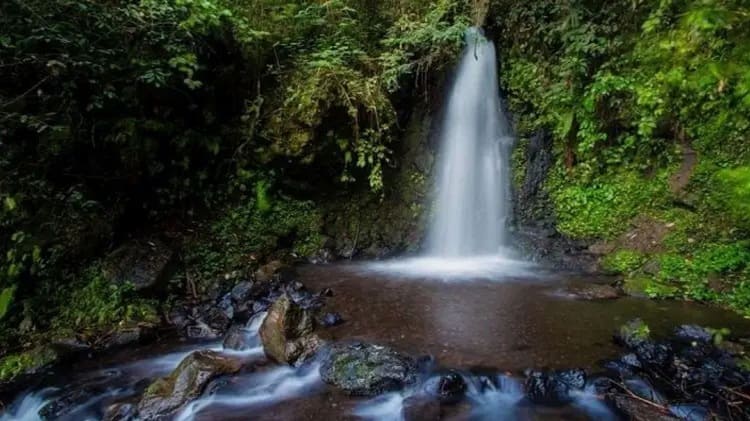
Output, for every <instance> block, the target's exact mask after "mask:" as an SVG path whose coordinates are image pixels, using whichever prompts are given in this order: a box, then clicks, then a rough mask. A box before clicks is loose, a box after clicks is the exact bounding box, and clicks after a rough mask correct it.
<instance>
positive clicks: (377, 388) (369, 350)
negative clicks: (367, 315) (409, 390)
mask: <svg viewBox="0 0 750 421" xmlns="http://www.w3.org/2000/svg"><path fill="white" fill-rule="evenodd" d="M320 375H321V377H322V379H323V381H324V382H326V383H328V384H330V385H333V386H336V387H338V388H339V389H341V390H343V391H344V392H346V393H348V394H350V395H356V396H374V395H378V394H381V393H384V392H389V391H394V390H399V389H401V388H403V387H405V386H409V385H412V384H414V383H415V382H416V381H417V370H416V362H415V361H414V359H413V358H411V357H409V356H407V355H404V354H401V353H399V352H397V351H395V350H393V349H391V348H388V347H385V346H379V345H372V344H365V343H351V344H339V345H335V346H333V347H331V349H330V350H329V352H328V355H326V357H325V358H324V360H323V364H322V365H321V367H320Z"/></svg>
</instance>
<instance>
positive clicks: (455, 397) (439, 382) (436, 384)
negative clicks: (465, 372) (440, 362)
mask: <svg viewBox="0 0 750 421" xmlns="http://www.w3.org/2000/svg"><path fill="white" fill-rule="evenodd" d="M466 387H467V386H466V382H465V381H464V378H463V376H462V375H461V374H460V373H457V372H455V371H449V372H447V373H444V374H442V375H439V376H434V377H431V378H429V379H427V381H426V382H425V384H424V387H423V389H424V391H425V392H426V393H427V394H428V395H429V396H431V397H433V398H435V399H437V400H438V401H439V402H440V403H444V404H454V403H457V402H459V401H461V399H463V398H464V394H465V393H466Z"/></svg>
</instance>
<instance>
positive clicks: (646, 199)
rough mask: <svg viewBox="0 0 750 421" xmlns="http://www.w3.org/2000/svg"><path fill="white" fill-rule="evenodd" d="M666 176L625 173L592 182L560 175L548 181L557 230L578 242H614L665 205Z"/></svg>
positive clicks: (664, 174) (603, 177)
mask: <svg viewBox="0 0 750 421" xmlns="http://www.w3.org/2000/svg"><path fill="white" fill-rule="evenodd" d="M666 176H667V174H666V172H664V173H662V174H660V175H659V176H657V177H652V178H643V177H641V176H639V175H638V174H636V173H635V172H622V173H615V174H612V175H610V176H601V177H599V178H597V179H595V180H593V181H590V182H589V181H585V180H576V179H575V178H570V177H566V176H563V175H562V173H560V172H559V171H558V172H557V173H556V174H555V175H553V176H552V178H551V179H550V180H548V189H549V190H550V192H551V196H552V199H553V203H554V206H555V213H556V215H557V218H558V229H559V230H560V231H561V232H563V233H565V234H567V235H570V236H572V237H575V238H612V237H614V236H616V235H617V234H620V233H621V232H622V231H624V230H625V229H627V227H628V223H629V221H630V220H631V219H632V218H633V217H635V216H636V215H637V214H638V213H639V212H641V211H644V210H645V209H648V208H650V207H652V206H655V205H658V204H660V203H662V202H664V201H665V199H666V197H667V194H666V192H667V184H666V178H667V177H666Z"/></svg>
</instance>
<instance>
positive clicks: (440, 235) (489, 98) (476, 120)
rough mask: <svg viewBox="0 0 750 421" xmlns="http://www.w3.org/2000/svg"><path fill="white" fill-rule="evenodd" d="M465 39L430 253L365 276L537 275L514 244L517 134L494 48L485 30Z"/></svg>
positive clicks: (446, 127)
mask: <svg viewBox="0 0 750 421" xmlns="http://www.w3.org/2000/svg"><path fill="white" fill-rule="evenodd" d="M465 38H466V47H465V48H464V51H463V53H462V55H461V60H460V62H459V65H458V68H457V71H456V76H455V80H454V81H453V84H452V86H451V87H450V91H449V93H448V96H447V98H448V101H447V104H446V108H445V112H444V119H443V122H442V126H441V128H440V140H441V142H442V144H441V149H440V153H439V162H438V166H437V169H436V176H437V178H436V180H435V181H436V189H437V190H436V198H435V199H436V201H435V207H434V214H433V219H432V223H431V225H430V226H429V229H428V233H427V244H426V250H425V253H424V255H422V256H421V257H416V258H409V259H398V260H391V261H386V262H375V263H370V264H367V265H366V269H367V270H371V271H372V270H374V271H378V272H386V273H395V274H397V275H399V276H406V277H418V278H430V279H435V278H437V279H441V280H445V281H448V280H451V281H453V280H471V279H479V278H483V279H489V280H493V281H501V280H504V279H510V278H511V277H516V278H517V277H531V276H534V271H533V270H531V269H533V266H532V265H531V264H529V263H528V262H524V261H520V260H518V259H515V258H514V257H513V253H512V251H510V250H511V248H510V247H509V245H510V244H509V242H508V233H507V227H506V226H507V220H508V215H509V213H510V211H511V199H510V196H511V195H510V159H509V156H510V153H511V148H512V146H513V136H512V133H511V130H510V127H509V124H508V119H507V118H506V117H505V115H504V114H503V111H502V106H501V102H500V89H499V87H498V82H497V57H496V55H495V46H494V45H493V44H492V42H491V41H489V40H487V39H486V38H485V37H484V36H483V35H482V31H481V29H477V28H471V29H469V30H468V31H467V33H466V37H465Z"/></svg>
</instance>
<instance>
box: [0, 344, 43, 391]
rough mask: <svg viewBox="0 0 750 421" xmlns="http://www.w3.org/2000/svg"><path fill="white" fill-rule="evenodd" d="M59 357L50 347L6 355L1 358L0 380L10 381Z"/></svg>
mask: <svg viewBox="0 0 750 421" xmlns="http://www.w3.org/2000/svg"><path fill="white" fill-rule="evenodd" d="M56 358H57V356H56V355H55V353H54V352H52V351H51V350H50V349H49V348H41V347H39V348H34V349H32V350H29V351H26V352H22V353H18V354H10V355H6V356H5V357H3V358H2V359H0V382H4V381H8V380H11V379H13V378H15V377H16V376H18V375H20V374H22V373H26V372H30V371H33V370H37V369H40V368H42V367H44V366H45V365H47V364H49V363H51V362H52V361H54V360H55V359H56Z"/></svg>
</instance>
